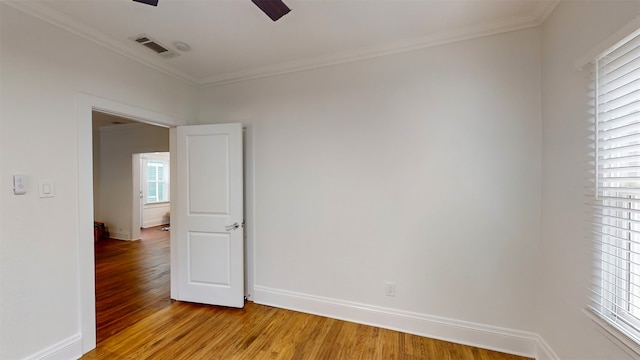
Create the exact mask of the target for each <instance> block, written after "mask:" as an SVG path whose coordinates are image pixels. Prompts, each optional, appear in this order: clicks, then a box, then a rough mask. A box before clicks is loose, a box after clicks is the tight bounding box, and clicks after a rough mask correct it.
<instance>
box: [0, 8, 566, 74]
mask: <svg viewBox="0 0 640 360" xmlns="http://www.w3.org/2000/svg"><path fill="white" fill-rule="evenodd" d="M0 1H2V2H3V3H4V4H7V5H9V6H11V7H13V8H15V9H18V10H20V11H22V12H25V13H27V14H29V15H32V16H35V17H37V18H39V19H41V20H43V21H46V22H48V23H50V24H52V25H55V26H57V27H60V28H62V29H64V30H67V31H69V32H71V33H73V34H76V35H78V36H80V37H82V38H84V39H87V40H89V41H92V42H93V43H95V44H97V45H99V46H102V47H105V48H107V49H109V50H112V51H114V52H116V53H118V54H120V55H123V56H125V57H127V58H129V59H132V60H134V61H136V62H138V63H140V64H142V65H145V66H147V67H150V68H152V69H154V70H156V71H159V72H161V73H163V74H166V75H169V76H172V77H174V78H176V79H179V80H181V81H184V82H186V83H188V84H190V85H195V86H199V87H214V86H220V85H226V84H231V83H235V82H241V81H247V80H254V79H260V78H265V77H270V76H276V75H283V74H288V73H294V72H299V71H305V70H312V69H317V68H321V67H326V66H332V65H338V64H344V63H350V62H355V61H361V60H368V59H373V58H377V57H382V56H387V55H393V54H399V53H403V52H408V51H414V50H419V49H425V48H429V47H434V46H439V45H444V44H449V43H454V42H458V41H465V40H470V39H476V38H480V37H485V36H490V35H496V34H500V33H506V32H510V31H517V30H522V29H527V28H531V27H536V26H539V25H540V24H542V23H543V22H544V21H545V20H546V18H547V17H548V16H549V15H550V14H551V12H552V11H553V9H554V8H555V7H556V6H557V5H558V3H559V2H560V0H547V1H541V2H540V3H539V5H538V7H537V8H536V9H535V11H533V13H532V14H530V15H528V16H523V17H519V18H512V19H507V20H503V21H497V22H492V23H485V24H480V25H477V26H471V27H467V28H461V29H457V30H454V31H447V32H441V33H437V34H432V35H429V36H427V37H421V38H414V39H407V40H403V41H398V42H395V43H390V44H385V45H382V46H376V47H367V48H360V49H353V50H349V51H343V52H339V53H334V54H330V55H326V56H320V57H313V58H307V59H300V60H295V61H289V62H285V63H280V64H274V65H271V66H265V67H258V68H252V69H247V70H244V71H239V72H233V73H226V74H221V75H216V76H210V77H206V78H203V79H196V78H194V77H192V76H190V75H188V74H186V73H184V72H182V71H179V70H177V69H175V68H174V67H173V66H171V65H170V64H169V63H167V62H166V61H163V60H161V59H158V58H155V57H153V56H152V55H149V54H146V53H145V54H143V53H138V52H136V51H133V49H131V48H129V47H126V46H124V45H122V44H121V43H119V42H117V41H115V40H113V39H112V38H109V37H108V36H105V35H102V34H100V33H99V32H97V31H95V30H93V29H91V28H90V27H87V26H85V25H82V24H80V23H78V22H77V21H75V20H73V19H72V18H70V17H68V16H66V15H64V14H62V13H60V12H57V11H55V10H53V9H51V8H49V7H47V6H45V5H42V4H39V3H34V2H31V1H19V0H6V1H5V0H0Z"/></svg>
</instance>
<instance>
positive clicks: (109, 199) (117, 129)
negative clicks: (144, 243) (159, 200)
mask: <svg viewBox="0 0 640 360" xmlns="http://www.w3.org/2000/svg"><path fill="white" fill-rule="evenodd" d="M156 151H157V152H163V151H169V129H167V128H163V127H158V126H152V125H145V124H132V125H119V126H108V127H104V128H102V129H101V130H100V163H99V168H100V187H99V188H97V189H94V192H98V193H99V198H100V202H99V204H100V208H99V211H98V212H97V217H96V220H97V221H101V222H104V223H105V224H106V225H107V227H108V228H109V236H111V237H112V238H114V239H122V240H133V239H136V237H135V236H133V235H134V229H133V227H132V225H133V221H132V220H133V213H132V209H133V198H132V196H133V181H134V180H133V173H132V166H133V165H132V163H131V156H132V155H133V154H136V153H146V152H156ZM94 167H95V164H94ZM167 207H168V206H167ZM135 233H138V232H135ZM138 235H139V234H138Z"/></svg>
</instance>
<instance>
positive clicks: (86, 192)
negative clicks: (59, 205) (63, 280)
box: [76, 93, 178, 353]
mask: <svg viewBox="0 0 640 360" xmlns="http://www.w3.org/2000/svg"><path fill="white" fill-rule="evenodd" d="M94 112H100V113H104V114H109V115H115V116H118V117H121V118H124V119H128V120H130V121H133V122H138V123H143V124H152V125H157V126H160V127H165V128H169V127H172V126H177V125H178V122H177V121H176V120H174V119H173V118H171V117H169V116H166V115H162V114H159V113H155V112H151V111H148V110H145V109H141V108H138V107H135V106H131V105H127V104H123V103H119V102H116V101H112V100H108V99H104V98H99V97H96V96H92V95H88V94H83V93H79V94H77V96H76V119H77V133H78V238H79V239H80V241H79V244H78V248H79V252H78V255H79V258H78V261H79V268H80V272H79V279H78V282H79V285H80V293H79V305H80V310H79V316H80V331H81V336H82V353H86V352H88V351H89V350H91V349H93V348H95V347H96V320H95V319H96V310H95V306H96V303H95V262H94V241H93V239H94V226H93V225H94V191H93V188H94V183H93V181H94V176H93V145H94V144H93V136H92V135H93V121H92V120H93V113H94ZM149 151H152V150H149ZM130 159H131V158H130V157H129V161H130ZM127 180H128V182H129V183H131V179H130V178H129V179H127ZM128 198H129V200H130V199H131V196H129V197H128ZM131 208H132V207H131V206H130V207H129V209H131ZM116 228H117V230H118V231H119V228H120V226H116ZM122 229H123V232H124V230H125V229H126V228H125V227H122ZM172 283H173V281H172ZM171 286H173V285H171ZM172 292H173V289H172Z"/></svg>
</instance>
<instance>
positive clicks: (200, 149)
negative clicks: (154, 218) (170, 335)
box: [171, 124, 244, 307]
mask: <svg viewBox="0 0 640 360" xmlns="http://www.w3.org/2000/svg"><path fill="white" fill-rule="evenodd" d="M173 144H175V149H173V148H172V149H171V152H174V151H175V153H176V160H177V163H176V177H175V181H176V182H177V184H176V186H175V187H174V189H175V192H176V196H173V197H172V200H171V201H172V205H175V206H173V207H172V209H173V210H172V213H171V237H172V241H171V244H172V245H171V252H172V257H174V259H175V262H174V264H177V266H173V267H172V269H171V271H172V272H176V273H175V274H173V275H174V276H172V278H173V279H175V280H176V281H177V286H175V287H174V286H172V289H173V290H175V291H172V297H174V298H175V299H176V300H182V301H189V302H196V303H203V304H212V305H223V306H231V307H243V306H244V264H243V261H244V254H243V251H244V244H243V239H244V228H243V174H242V170H243V164H242V159H243V157H242V125H241V124H219V125H197V126H179V127H178V128H177V131H176V139H175V141H174V142H172V145H173ZM174 201H175V204H173V202H174ZM174 252H175V253H174Z"/></svg>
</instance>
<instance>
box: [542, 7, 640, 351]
mask: <svg viewBox="0 0 640 360" xmlns="http://www.w3.org/2000/svg"><path fill="white" fill-rule="evenodd" d="M639 4H640V2H638V1H608V2H591V1H580V2H576V1H567V2H561V3H560V4H559V5H558V7H557V8H556V9H555V10H554V12H553V13H552V14H551V17H550V18H549V19H547V21H546V22H545V24H544V26H543V33H542V34H543V48H542V54H543V57H542V59H543V62H542V68H543V82H542V83H543V85H542V94H543V96H542V100H543V111H542V118H543V138H542V148H543V182H542V194H543V202H542V206H543V207H542V213H543V219H542V220H543V222H542V256H541V258H540V262H539V264H538V267H539V269H540V280H539V281H540V288H539V300H538V321H539V325H538V329H539V330H538V331H539V333H540V335H542V337H543V338H544V339H546V341H547V342H548V343H549V344H550V345H551V347H552V348H553V349H554V350H555V352H556V353H557V355H558V357H559V358H560V359H564V360H590V359H592V360H605V359H606V360H623V359H631V358H632V357H631V356H629V355H627V354H626V353H625V352H623V351H622V350H620V349H619V348H618V347H617V346H615V345H614V344H613V343H612V342H611V341H609V340H607V339H606V338H605V337H604V336H603V335H602V334H601V333H600V332H598V330H597V329H596V326H595V325H594V324H593V323H592V322H591V321H590V320H589V319H588V318H587V317H586V315H585V314H583V313H582V309H584V308H585V306H586V304H587V297H588V296H589V294H588V293H587V291H588V289H589V287H590V283H591V274H592V272H591V259H592V247H591V242H590V241H589V240H588V239H587V238H585V217H584V214H585V208H584V203H585V197H584V194H585V191H584V189H583V184H584V181H583V179H584V176H585V173H584V169H585V166H586V163H585V159H586V152H587V148H586V145H587V126H588V125H587V116H588V114H587V110H588V98H587V95H586V94H587V85H588V82H589V78H588V76H589V74H588V73H587V71H578V70H577V69H576V67H575V62H576V61H577V60H578V59H579V58H581V57H583V56H584V55H586V54H587V53H588V52H590V51H591V50H592V49H593V48H594V47H596V46H597V45H598V44H599V43H601V42H602V41H603V40H604V39H607V38H608V37H610V36H611V35H612V34H613V33H615V32H616V31H617V30H618V29H620V28H621V27H623V25H624V24H625V23H627V22H628V21H629V20H631V19H632V18H633V17H635V16H637V15H638V14H640V7H639ZM610 45H613V43H612V44H610Z"/></svg>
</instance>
